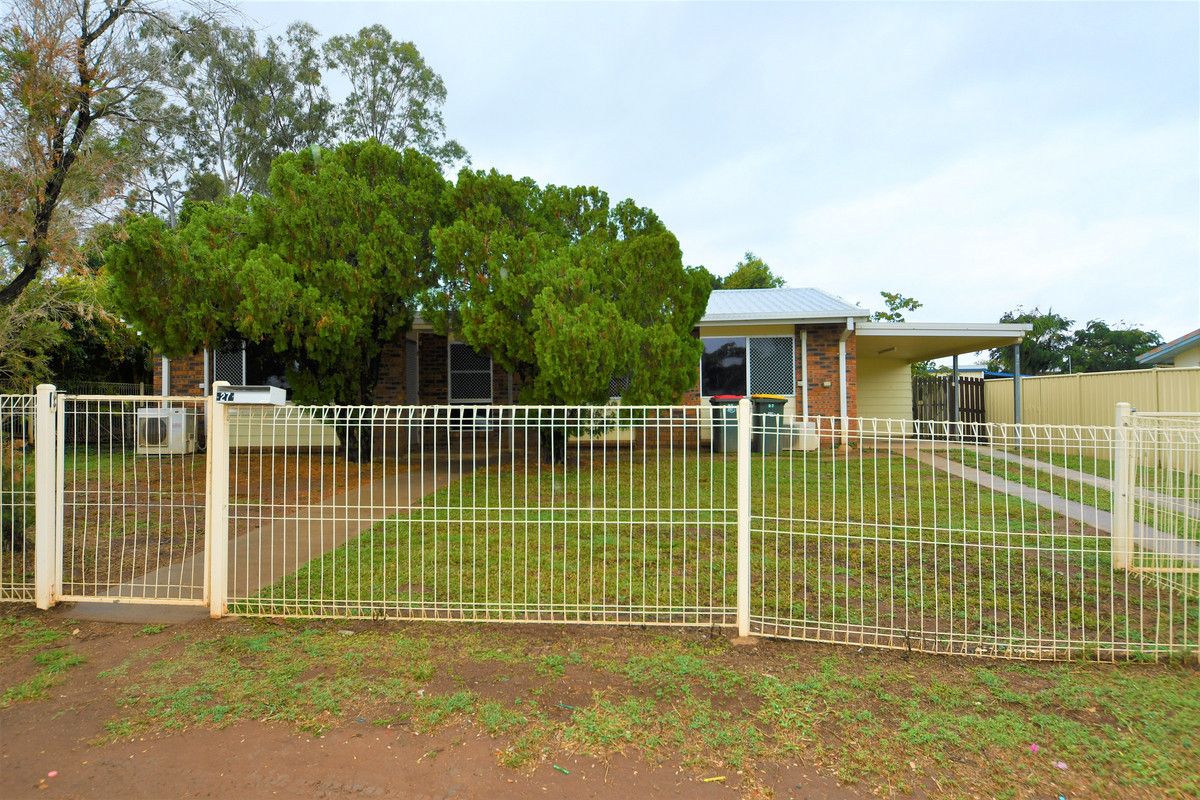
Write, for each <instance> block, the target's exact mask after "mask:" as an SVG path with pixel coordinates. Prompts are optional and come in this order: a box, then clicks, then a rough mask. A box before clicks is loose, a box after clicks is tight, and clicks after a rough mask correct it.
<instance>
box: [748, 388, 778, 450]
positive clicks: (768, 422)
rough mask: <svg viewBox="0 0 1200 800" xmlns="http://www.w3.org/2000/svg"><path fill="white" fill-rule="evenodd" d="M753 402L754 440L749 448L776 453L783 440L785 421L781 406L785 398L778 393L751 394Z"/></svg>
mask: <svg viewBox="0 0 1200 800" xmlns="http://www.w3.org/2000/svg"><path fill="white" fill-rule="evenodd" d="M750 400H751V401H752V402H753V403H754V440H753V442H752V443H751V447H750V449H751V450H752V451H753V452H755V453H778V452H779V450H780V447H781V446H782V442H783V434H784V427H785V423H786V421H785V420H784V417H783V407H784V404H786V403H787V398H786V397H784V396H783V395H780V394H752V395H750Z"/></svg>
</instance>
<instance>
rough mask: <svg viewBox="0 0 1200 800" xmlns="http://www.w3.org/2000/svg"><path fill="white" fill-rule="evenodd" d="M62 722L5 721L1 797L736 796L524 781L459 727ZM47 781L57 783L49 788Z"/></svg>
mask: <svg viewBox="0 0 1200 800" xmlns="http://www.w3.org/2000/svg"><path fill="white" fill-rule="evenodd" d="M67 719H69V720H70V721H71V724H70V725H69V726H63V727H64V728H66V730H64V731H63V733H62V734H60V735H52V736H49V737H46V738H43V737H41V736H14V735H13V732H14V731H15V730H19V729H21V728H23V725H21V723H22V721H20V720H8V719H6V720H5V725H4V727H5V729H6V731H8V733H6V734H5V735H4V752H3V761H0V796H3V797H5V798H11V800H17V798H25V797H31V798H32V797H37V798H101V797H122V798H127V799H128V800H142V799H143V798H144V799H145V800H152V799H153V800H158V798H175V797H180V798H185V797H186V798H193V797H194V798H200V797H222V798H223V797H229V798H233V797H237V798H247V800H249V799H251V798H270V797H293V798H300V797H303V798H330V799H332V798H354V797H364V798H368V797H380V798H384V797H402V798H408V799H409V800H434V799H435V798H436V800H442V799H443V798H446V799H447V800H448V799H449V798H476V797H478V798H528V797H538V796H542V797H559V798H561V797H571V798H597V800H600V799H601V798H604V799H606V800H607V799H608V798H612V799H613V800H616V799H618V798H619V799H620V800H629V799H630V798H637V797H662V798H692V797H695V798H728V797H737V796H739V787H740V784H741V781H740V779H739V776H737V775H736V774H734V775H731V776H728V777H727V780H726V781H724V782H720V783H717V782H713V783H704V782H703V779H698V778H697V777H695V775H694V774H693V773H692V772H691V771H688V770H683V769H680V768H678V767H677V766H673V765H649V764H646V763H645V762H643V761H640V760H638V759H635V758H630V757H627V756H622V755H616V756H613V757H611V758H608V759H605V760H597V759H589V758H580V757H576V756H564V757H561V758H558V759H556V760H555V764H557V765H558V766H560V767H562V768H564V769H566V770H568V771H569V774H563V773H561V772H559V771H558V770H556V769H554V767H553V766H552V765H545V766H543V767H542V768H540V769H537V770H535V772H534V773H533V774H528V775H526V774H520V773H516V772H513V771H512V770H509V769H505V768H504V767H501V766H499V765H498V764H497V763H496V756H495V743H494V742H492V741H491V739H490V738H489V737H487V736H482V735H480V734H478V733H476V732H472V731H470V730H464V729H463V728H462V727H454V728H450V729H447V730H443V731H439V732H436V733H433V734H430V735H418V734H413V733H410V732H408V731H386V730H384V731H380V730H377V729H373V728H371V727H369V726H367V725H365V724H359V725H349V726H345V727H339V728H335V729H333V730H331V731H330V732H328V733H327V734H325V735H323V736H321V737H312V736H307V735H303V734H299V735H298V734H296V733H295V732H293V731H291V730H289V729H287V728H286V727H285V726H283V725H281V724H267V723H261V722H241V723H237V724H235V725H233V726H232V727H229V728H225V729H220V730H195V731H188V732H185V733H180V734H175V735H169V736H161V737H154V738H147V739H141V740H138V741H134V742H119V743H113V744H107V745H103V746H98V747H93V746H90V745H88V744H87V742H86V740H87V738H88V732H89V731H90V732H91V733H92V734H93V735H95V734H98V733H101V732H102V731H100V730H98V729H97V728H96V727H95V726H93V725H90V724H89V721H87V720H85V719H83V718H80V717H73V718H72V717H70V716H68V717H67ZM28 722H29V723H32V724H34V725H35V726H37V725H38V723H37V722H36V721H34V720H28ZM18 726H21V727H20V728H19V727H18ZM40 727H42V728H45V727H46V726H45V725H41V726H40ZM51 771H57V773H58V774H57V776H56V777H54V778H47V777H46V776H47V775H48V774H49V773H50V772H51ZM771 778H772V781H771V783H772V784H774V786H773V787H772V788H775V796H776V797H794V798H814V799H815V798H856V797H861V796H864V795H862V794H860V793H858V792H855V791H853V790H851V789H849V788H846V787H839V786H838V785H837V782H836V781H835V780H832V779H830V778H827V777H824V776H820V775H817V774H814V772H813V771H812V770H805V769H801V768H799V767H793V768H781V769H780V770H779V771H778V773H776V774H774V775H772V776H771Z"/></svg>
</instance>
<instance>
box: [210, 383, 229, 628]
mask: <svg viewBox="0 0 1200 800" xmlns="http://www.w3.org/2000/svg"><path fill="white" fill-rule="evenodd" d="M228 385H229V383H228V382H226V381H217V382H215V383H214V384H213V385H212V391H211V392H209V393H208V397H206V398H205V400H204V404H205V410H206V411H207V416H208V431H207V433H208V506H207V512H208V513H207V518H206V520H205V526H204V531H205V539H206V541H205V543H204V550H205V552H206V553H208V563H207V565H206V571H207V572H208V604H209V605H208V613H209V616H211V617H212V618H213V619H217V618H220V617H223V616H225V611H226V607H227V605H228V602H227V601H228V598H229V408H228V407H227V406H226V405H225V404H224V403H218V402H217V391H218V390H220V389H222V388H224V387H226V386H228Z"/></svg>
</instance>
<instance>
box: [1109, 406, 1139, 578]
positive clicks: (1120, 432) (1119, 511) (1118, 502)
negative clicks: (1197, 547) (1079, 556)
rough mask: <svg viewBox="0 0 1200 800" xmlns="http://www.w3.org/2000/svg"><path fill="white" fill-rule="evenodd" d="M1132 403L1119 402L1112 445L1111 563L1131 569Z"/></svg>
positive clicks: (1115, 566) (1114, 565)
mask: <svg viewBox="0 0 1200 800" xmlns="http://www.w3.org/2000/svg"><path fill="white" fill-rule="evenodd" d="M1132 412H1133V407H1132V406H1131V405H1130V404H1129V403H1117V423H1116V427H1117V429H1116V433H1115V441H1114V448H1113V462H1114V463H1113V483H1114V484H1115V485H1114V486H1113V509H1112V563H1113V567H1114V568H1116V569H1129V567H1130V564H1131V563H1132V560H1133V477H1134V475H1133V472H1134V470H1133V446H1132V443H1131V441H1130V439H1131V433H1132V431H1131V428H1130V416H1131V414H1132Z"/></svg>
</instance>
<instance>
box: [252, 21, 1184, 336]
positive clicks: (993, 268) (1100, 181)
mask: <svg viewBox="0 0 1200 800" xmlns="http://www.w3.org/2000/svg"><path fill="white" fill-rule="evenodd" d="M241 8H242V10H243V11H244V12H245V13H246V15H247V16H248V17H249V18H250V19H251V20H254V21H255V22H257V23H258V24H259V25H260V26H261V27H262V28H263V30H264V31H265V32H270V33H275V32H281V31H282V30H283V28H284V27H286V25H287V24H288V23H289V22H291V21H293V20H296V19H304V20H307V21H308V22H311V23H312V24H313V25H314V26H316V28H317V29H318V30H320V31H321V32H322V33H323V34H325V35H333V34H338V33H346V32H352V31H354V30H357V29H358V28H360V27H362V26H364V25H368V24H372V23H376V22H378V23H382V24H384V25H386V26H387V27H388V28H389V29H390V30H391V31H392V33H393V34H394V35H395V36H397V37H399V38H402V39H409V40H412V41H413V42H414V43H415V44H416V45H417V47H418V49H419V50H420V51H421V52H422V54H423V55H424V56H425V58H426V60H427V61H428V62H429V64H430V65H431V66H432V67H433V69H434V70H436V71H437V72H438V73H439V74H440V75H441V76H442V77H443V78H444V79H445V82H446V86H447V90H448V93H449V98H448V100H447V103H446V107H445V109H444V113H445V119H446V124H447V127H448V130H449V132H450V135H451V136H453V137H454V138H456V139H458V140H459V141H460V142H461V143H462V144H463V145H464V146H466V148H467V150H468V151H469V153H470V155H471V159H472V163H473V166H475V167H479V168H491V167H495V168H497V169H499V170H501V171H504V172H509V173H512V174H514V175H518V176H520V175H529V176H532V177H533V178H535V179H536V180H538V181H539V182H542V183H569V184H589V185H597V186H600V187H601V188H603V189H605V190H606V191H608V192H609V194H610V195H611V196H612V197H613V198H614V199H620V198H624V197H632V198H633V199H634V200H636V201H637V202H638V203H639V204H641V205H645V206H649V207H651V208H653V209H654V210H655V211H656V212H657V213H658V214H659V215H660V216H661V217H662V218H663V220H664V221H665V222H666V224H667V226H668V227H669V228H670V229H671V230H672V231H674V232H675V234H676V235H677V236H678V237H679V241H680V243H681V244H682V246H683V252H684V259H685V261H686V262H687V263H689V264H703V265H705V266H707V267H708V268H709V269H711V270H713V271H715V272H719V273H720V272H726V271H728V270H729V269H730V268H731V267H732V266H733V265H734V264H735V263H736V262H737V261H738V259H739V258H740V257H741V255H742V253H743V252H744V251H746V250H753V251H754V252H755V253H757V254H758V255H760V256H761V257H763V258H764V259H765V260H766V261H767V262H768V263H769V264H770V265H771V266H772V267H773V268H774V269H775V270H776V271H777V272H779V273H780V274H782V275H783V276H784V277H785V278H786V279H787V281H788V284H789V285H791V286H817V287H821V288H823V289H827V290H829V291H832V292H834V293H836V294H839V295H841V296H843V297H845V298H847V299H849V300H852V301H857V302H859V303H861V304H862V305H864V306H866V307H868V308H877V307H879V305H880V303H879V292H880V291H881V290H889V291H900V292H903V293H904V294H906V295H910V296H913V297H916V298H918V299H920V300H921V301H923V302H924V303H925V307H924V308H922V309H921V310H920V311H919V312H917V313H915V314H911V315H910V317H909V318H910V319H914V320H924V321H931V322H985V321H995V320H996V319H998V317H999V316H1000V314H1001V313H1003V312H1004V311H1006V310H1008V309H1012V308H1015V307H1017V306H1025V307H1027V308H1028V307H1033V306H1040V307H1041V308H1042V309H1046V308H1047V307H1053V308H1054V310H1056V311H1058V312H1060V313H1062V314H1064V315H1066V316H1067V317H1069V318H1072V319H1075V320H1078V321H1080V322H1083V321H1086V320H1088V319H1093V318H1101V319H1104V320H1107V321H1110V322H1117V321H1125V322H1128V323H1133V324H1138V325H1142V326H1146V327H1151V328H1154V329H1156V330H1158V331H1159V332H1160V333H1161V334H1162V335H1163V336H1164V337H1165V338H1167V339H1170V338H1174V337H1176V336H1179V335H1180V334H1182V333H1184V332H1185V331H1188V330H1191V329H1193V328H1195V327H1197V326H1200V77H1198V76H1200V44H1198V43H1200V4H1197V3H1163V4H1153V3H1146V2H1137V3H1129V4H1119V3H1096V4H1091V3H1062V4H1052V3H1034V4H1019V3H986V4H984V3H959V4H946V5H943V4H933V3H914V4H902V3H891V4H864V3H836V4H820V3H798V4H748V3H738V4H717V3H704V4H698V3H665V4H612V3H593V4H556V5H540V4H528V3H526V4H486V5H476V4H466V3H463V4H457V3H456V4H407V3H387V4H385V3H363V4H358V3H303V4H298V3H294V2H289V3H245V4H242V6H241Z"/></svg>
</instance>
